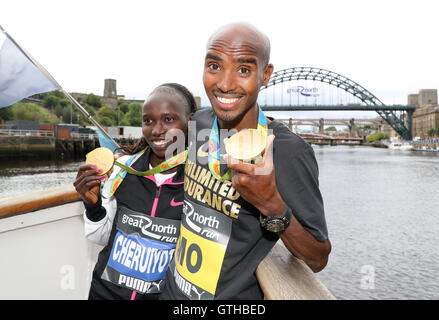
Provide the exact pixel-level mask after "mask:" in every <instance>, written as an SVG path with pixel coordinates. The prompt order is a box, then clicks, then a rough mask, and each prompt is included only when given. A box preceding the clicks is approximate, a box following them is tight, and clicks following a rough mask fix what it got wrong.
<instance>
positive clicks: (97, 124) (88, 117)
mask: <svg viewBox="0 0 439 320" xmlns="http://www.w3.org/2000/svg"><path fill="white" fill-rule="evenodd" d="M0 31H2V32H3V33H4V34H6V36H7V37H8V38H9V39H10V40H11V41H12V42H13V43H14V44H15V45H16V46H17V48H18V49H20V50H21V52H23V54H24V55H25V56H26V57H27V58H28V59H29V60H30V61H31V62H32V63H33V64H34V65H35V66H36V67H37V68H38V70H40V71H41V72H42V73H43V74H44V75H45V76H46V77H47V78H48V79H49V80H50V81H51V82H52V83H53V84H54V85H55V86H57V87H58V89H59V90H60V91H61V92H62V93H64V95H65V96H66V97H67V98H68V99H69V100H70V101H71V102H72V103H73V104H74V105H75V107H77V108H78V109H79V111H81V113H82V114H83V115H84V116H86V117H87V119H88V120H89V121H90V122H91V123H93V124H94V125H95V126H96V127H97V128H98V129H99V130H101V131H102V133H103V134H104V135H105V136H106V137H107V138H108V139H110V140H111V141H113V142H114V143H115V144H116V145H117V147H118V148H120V145H119V144H118V143H117V142H116V141H114V139H113V138H112V137H111V136H110V135H109V134H108V132H106V131H105V129H104V128H103V127H102V126H101V125H100V124H99V122H97V121H96V120H95V119H94V118H93V117H92V116H91V114H90V113H89V112H88V111H87V110H86V109H85V108H84V107H83V106H82V105H81V104H80V103H79V102H78V101H76V99H75V98H73V97H72V95H71V94H70V93H68V92H67V91H66V90H64V89H63V88H62V87H61V85H60V84H59V83H58V82H57V81H56V80H55V78H54V77H52V75H51V74H50V73H49V72H48V71H47V70H46V69H45V68H44V67H43V66H42V65H41V64H40V63H39V62H38V61H37V60H35V59H34V58H33V57H32V56H31V55H30V54H29V53H28V52H27V51H26V50H24V48H23V47H21V46H20V45H19V44H18V43H17V42H16V41H15V40H14V38H12V37H11V35H10V34H8V33H7V32H6V31H5V29H3V28H2V26H1V25H0Z"/></svg>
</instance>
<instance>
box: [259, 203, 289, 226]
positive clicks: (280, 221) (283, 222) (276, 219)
mask: <svg viewBox="0 0 439 320" xmlns="http://www.w3.org/2000/svg"><path fill="white" fill-rule="evenodd" d="M292 215H293V212H292V210H291V208H290V207H288V206H287V205H285V209H284V212H282V214H281V215H277V216H264V215H262V214H261V215H260V216H259V221H260V222H261V226H262V228H264V229H265V230H268V231H271V232H280V231H284V230H285V229H286V228H287V227H288V225H289V224H290V220H291V216H292Z"/></svg>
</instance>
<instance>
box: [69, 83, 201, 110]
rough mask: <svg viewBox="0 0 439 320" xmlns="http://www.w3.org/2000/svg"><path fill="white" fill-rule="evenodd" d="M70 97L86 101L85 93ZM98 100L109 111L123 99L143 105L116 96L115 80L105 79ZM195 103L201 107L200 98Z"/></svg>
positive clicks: (139, 101)
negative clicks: (108, 108)
mask: <svg viewBox="0 0 439 320" xmlns="http://www.w3.org/2000/svg"><path fill="white" fill-rule="evenodd" d="M71 95H72V96H74V97H75V98H77V97H80V98H81V101H82V102H85V101H86V100H87V96H88V94H87V93H78V92H72V93H71ZM96 96H97V97H98V98H99V99H101V101H102V104H105V105H107V106H108V107H110V108H111V109H115V108H117V100H118V99H124V100H125V101H127V102H136V103H140V104H141V105H143V102H144V100H135V99H126V98H125V96H124V95H118V94H117V86H116V80H115V79H105V85H104V95H103V96H98V95H96ZM194 98H195V103H196V105H197V107H200V105H201V98H200V97H197V96H195V97H194Z"/></svg>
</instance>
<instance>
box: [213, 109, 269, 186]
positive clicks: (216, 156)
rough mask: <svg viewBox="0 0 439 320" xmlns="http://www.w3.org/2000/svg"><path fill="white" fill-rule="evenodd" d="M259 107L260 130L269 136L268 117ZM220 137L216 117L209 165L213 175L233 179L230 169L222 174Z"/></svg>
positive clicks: (218, 177) (223, 178)
mask: <svg viewBox="0 0 439 320" xmlns="http://www.w3.org/2000/svg"><path fill="white" fill-rule="evenodd" d="M258 108H259V113H258V128H257V129H256V130H258V131H259V132H261V133H262V134H263V135H264V136H267V131H268V126H267V118H266V117H265V115H264V113H263V112H262V110H261V108H260V107H258ZM220 149H221V144H220V137H219V129H218V118H217V117H215V119H214V120H213V126H212V130H211V131H210V137H209V151H208V158H207V159H208V165H209V170H210V172H211V173H212V175H213V176H214V177H215V178H217V179H218V180H231V178H232V173H231V172H230V169H229V170H227V172H226V173H225V174H224V175H223V176H221V173H220V157H221V155H220Z"/></svg>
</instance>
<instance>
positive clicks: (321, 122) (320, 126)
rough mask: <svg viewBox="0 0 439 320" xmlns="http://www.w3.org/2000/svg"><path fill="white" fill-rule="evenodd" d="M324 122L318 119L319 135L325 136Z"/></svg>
mask: <svg viewBox="0 0 439 320" xmlns="http://www.w3.org/2000/svg"><path fill="white" fill-rule="evenodd" d="M324 124H325V120H323V118H320V120H319V134H325V131H324V129H325V125H324Z"/></svg>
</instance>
